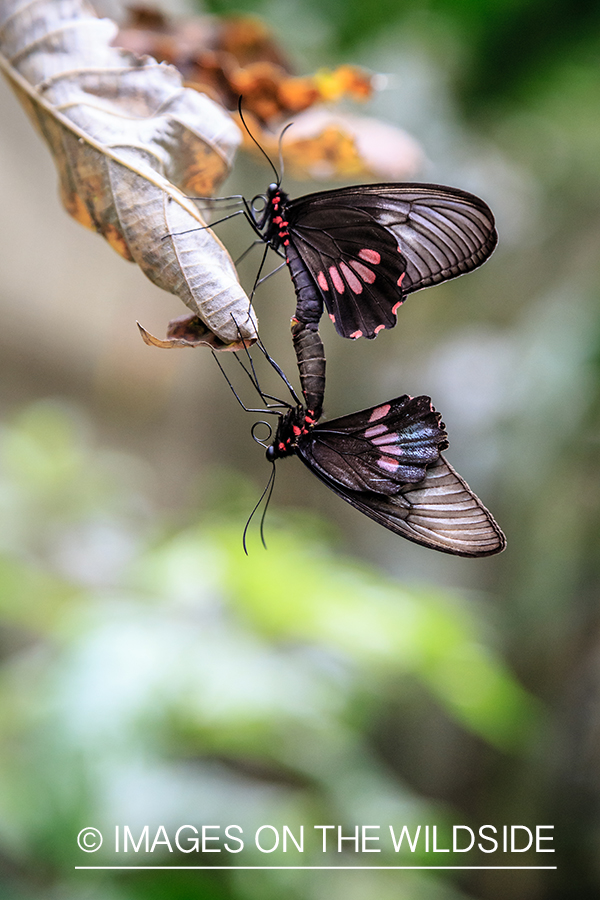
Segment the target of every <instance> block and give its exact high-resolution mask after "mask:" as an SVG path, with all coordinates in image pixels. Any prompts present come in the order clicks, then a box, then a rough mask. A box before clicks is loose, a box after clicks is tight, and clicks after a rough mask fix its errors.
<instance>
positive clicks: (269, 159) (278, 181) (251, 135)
mask: <svg viewBox="0 0 600 900" xmlns="http://www.w3.org/2000/svg"><path fill="white" fill-rule="evenodd" d="M243 99H244V98H243V97H241V96H240V97H238V112H239V114H240V119H241V120H242V125H243V126H244V128H245V129H246V133H247V135H248V137H249V138H250V140H251V141H252V142H253V143H254V144H256V146H257V147H258V149H259V150H260V152H261V153H262V155H263V156H264V158H265V159H266V161H267V162H268V163H269V165H270V166H271V168H272V169H273V171H274V173H275V178H276V179H277V187H279V185H280V184H281V179H280V177H279V173H278V172H277V169H276V168H275V166H274V165H273V161H272V159H271V158H270V157H269V156H268V155H267V154H266V153H265V151H264V150H263V148H262V147H261V146H260V144H259V143H258V141H257V140H256V138H255V137H254V135H253V134H252V132H251V131H250V129H249V128H248V126H247V124H246V120H245V119H244V114H243V112H242V101H243Z"/></svg>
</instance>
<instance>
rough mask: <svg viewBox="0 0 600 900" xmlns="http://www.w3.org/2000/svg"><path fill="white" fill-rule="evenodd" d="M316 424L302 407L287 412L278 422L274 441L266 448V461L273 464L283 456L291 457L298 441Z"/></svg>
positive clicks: (308, 412) (308, 411)
mask: <svg viewBox="0 0 600 900" xmlns="http://www.w3.org/2000/svg"><path fill="white" fill-rule="evenodd" d="M316 424H317V420H316V419H315V418H314V416H313V415H311V411H310V410H307V409H305V408H304V407H303V406H295V407H293V408H292V409H290V410H288V412H287V413H285V415H283V416H282V417H281V419H280V420H279V425H278V426H277V432H276V434H275V440H274V441H273V443H272V444H271V445H270V446H269V447H267V459H268V460H269V462H275V460H276V459H280V458H281V457H283V456H292V455H293V454H294V453H295V452H296V448H297V446H298V440H299V439H300V438H301V437H302V436H303V435H306V434H308V433H309V432H310V430H311V429H312V428H314V426H315V425H316Z"/></svg>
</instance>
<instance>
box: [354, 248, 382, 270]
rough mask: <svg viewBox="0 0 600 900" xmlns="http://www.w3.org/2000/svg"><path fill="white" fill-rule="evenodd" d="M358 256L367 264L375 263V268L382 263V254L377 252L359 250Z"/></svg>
mask: <svg viewBox="0 0 600 900" xmlns="http://www.w3.org/2000/svg"><path fill="white" fill-rule="evenodd" d="M358 255H359V256H360V258H361V259H364V261H365V262H370V263H373V265H374V266H378V265H379V263H380V262H381V253H378V252H377V250H369V249H368V248H365V249H364V250H359V251H358Z"/></svg>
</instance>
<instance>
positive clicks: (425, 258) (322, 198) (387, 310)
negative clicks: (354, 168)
mask: <svg viewBox="0 0 600 900" xmlns="http://www.w3.org/2000/svg"><path fill="white" fill-rule="evenodd" d="M286 214H287V216H288V220H289V228H290V239H291V240H292V241H293V243H294V245H295V246H296V248H297V249H298V252H299V253H300V255H301V257H302V259H303V261H304V263H305V264H306V266H307V268H308V269H309V271H310V272H311V275H312V277H313V279H314V281H315V284H316V286H317V289H318V290H319V291H320V293H321V295H322V297H323V300H324V302H325V303H326V305H327V308H328V310H329V312H330V315H332V316H333V317H334V319H335V325H336V328H337V330H338V331H339V333H340V334H342V335H343V336H344V337H360V336H362V335H364V336H365V337H374V336H375V334H377V332H378V331H379V330H380V329H381V328H390V327H392V326H393V325H394V324H395V313H396V311H397V308H398V306H399V305H400V303H401V302H402V300H403V298H404V296H405V295H406V294H408V293H410V292H412V291H418V290H420V289H421V288H425V287H428V286H430V285H433V284H437V283H439V282H441V281H446V280H448V279H450V278H455V277H456V276H458V275H462V274H464V273H465V272H469V271H471V270H472V269H475V268H476V267H477V266H479V265H481V263H483V262H485V260H486V259H487V258H488V257H489V256H490V254H491V253H492V251H493V249H494V247H495V246H496V243H497V233H496V229H495V225H494V217H493V215H492V212H491V210H490V208H489V207H488V206H487V204H486V203H484V201H483V200H481V199H479V198H478V197H476V196H475V195H473V194H469V193H467V192H465V191H460V190H458V189H455V188H448V187H443V186H441V185H433V184H378V185H362V186H359V187H351V188H341V189H339V190H336V191H323V192H321V193H317V194H309V195H307V196H305V197H301V198H299V199H298V200H293V201H291V202H290V203H289V204H288V207H287V212H286ZM390 289H391V290H390Z"/></svg>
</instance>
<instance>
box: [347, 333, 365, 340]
mask: <svg viewBox="0 0 600 900" xmlns="http://www.w3.org/2000/svg"><path fill="white" fill-rule="evenodd" d="M362 335H363V333H362V331H353V332H352V334H351V335H350V337H351V338H354V340H356V338H359V337H362Z"/></svg>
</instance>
